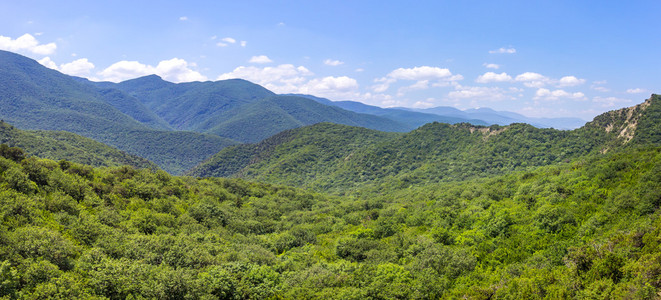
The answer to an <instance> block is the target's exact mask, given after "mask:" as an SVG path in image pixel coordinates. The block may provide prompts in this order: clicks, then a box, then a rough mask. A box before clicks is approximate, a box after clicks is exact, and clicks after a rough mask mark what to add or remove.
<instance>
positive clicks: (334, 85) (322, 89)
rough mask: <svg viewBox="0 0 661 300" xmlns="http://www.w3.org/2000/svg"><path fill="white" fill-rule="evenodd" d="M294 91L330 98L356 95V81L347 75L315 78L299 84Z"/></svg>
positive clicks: (344, 97)
mask: <svg viewBox="0 0 661 300" xmlns="http://www.w3.org/2000/svg"><path fill="white" fill-rule="evenodd" d="M295 92H297V93H301V94H310V95H316V96H320V97H327V98H332V99H347V98H355V97H358V94H359V93H358V82H357V81H356V80H355V79H353V78H350V77H347V76H340V77H333V76H328V77H324V78H320V79H318V78H315V79H312V80H310V81H308V82H307V83H305V84H303V85H301V86H300V87H299V88H298V89H297V90H296V91H295Z"/></svg>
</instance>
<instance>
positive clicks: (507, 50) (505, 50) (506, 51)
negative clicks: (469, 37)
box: [489, 47, 516, 54]
mask: <svg viewBox="0 0 661 300" xmlns="http://www.w3.org/2000/svg"><path fill="white" fill-rule="evenodd" d="M489 53H492V54H494V53H502V54H514V53H516V49H514V48H511V47H510V48H499V49H496V50H490V51H489Z"/></svg>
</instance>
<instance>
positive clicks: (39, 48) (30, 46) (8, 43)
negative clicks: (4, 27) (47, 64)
mask: <svg viewBox="0 0 661 300" xmlns="http://www.w3.org/2000/svg"><path fill="white" fill-rule="evenodd" d="M0 49H1V50H7V51H12V52H23V51H27V52H31V53H34V54H39V55H49V54H53V53H54V52H55V50H56V49H57V45H56V44H55V43H48V44H39V41H37V39H36V38H35V37H34V36H32V35H31V34H29V33H26V34H24V35H22V36H20V37H19V38H17V39H15V40H14V39H12V38H10V37H6V36H2V35H0Z"/></svg>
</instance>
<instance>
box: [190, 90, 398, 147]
mask: <svg viewBox="0 0 661 300" xmlns="http://www.w3.org/2000/svg"><path fill="white" fill-rule="evenodd" d="M320 122H332V123H336V124H345V125H351V126H360V127H365V128H370V129H376V130H381V131H391V132H392V131H394V132H398V131H407V130H408V129H409V127H408V126H406V125H403V124H400V123H397V122H395V121H392V120H388V119H385V118H381V117H377V116H372V115H367V114H358V113H355V112H351V111H347V110H344V109H341V108H338V107H333V106H326V105H323V104H320V103H317V102H315V101H312V100H309V99H306V98H302V97H293V96H273V97H269V98H265V99H262V100H259V101H256V102H254V103H251V104H248V105H244V106H241V107H238V108H236V109H234V110H230V111H228V112H226V113H224V114H222V115H220V116H219V117H218V118H216V119H213V120H211V121H209V122H208V123H206V124H203V125H202V126H201V127H200V128H201V129H203V130H204V131H205V132H208V133H212V134H217V135H219V136H225V137H229V138H232V139H235V140H238V141H241V142H258V141H260V140H263V139H265V138H267V137H269V136H272V135H274V134H276V133H278V132H281V131H283V130H287V129H291V128H296V127H301V126H306V125H312V124H316V123H320ZM214 124H217V125H214ZM207 128H208V129H207Z"/></svg>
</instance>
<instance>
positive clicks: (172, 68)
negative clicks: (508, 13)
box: [98, 58, 207, 82]
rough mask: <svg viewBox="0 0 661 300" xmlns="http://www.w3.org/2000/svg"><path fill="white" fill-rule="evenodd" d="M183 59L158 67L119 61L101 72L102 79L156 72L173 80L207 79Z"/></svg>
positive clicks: (161, 63)
mask: <svg viewBox="0 0 661 300" xmlns="http://www.w3.org/2000/svg"><path fill="white" fill-rule="evenodd" d="M193 65H194V64H190V63H188V62H186V61H185V60H183V59H180V58H173V59H170V60H164V61H161V62H159V63H158V65H157V66H156V67H154V66H150V65H146V64H142V63H140V62H137V61H125V60H123V61H119V62H116V63H114V64H112V65H111V66H109V67H107V68H106V69H104V70H103V71H101V72H99V73H98V75H100V76H101V80H107V81H113V82H120V81H124V80H128V79H133V78H137V77H141V76H146V75H151V74H156V75H159V76H161V77H163V79H165V80H168V81H172V82H189V81H205V80H207V78H206V76H204V75H202V74H200V73H199V72H197V71H194V70H192V69H191V68H190V67H191V66H193Z"/></svg>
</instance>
